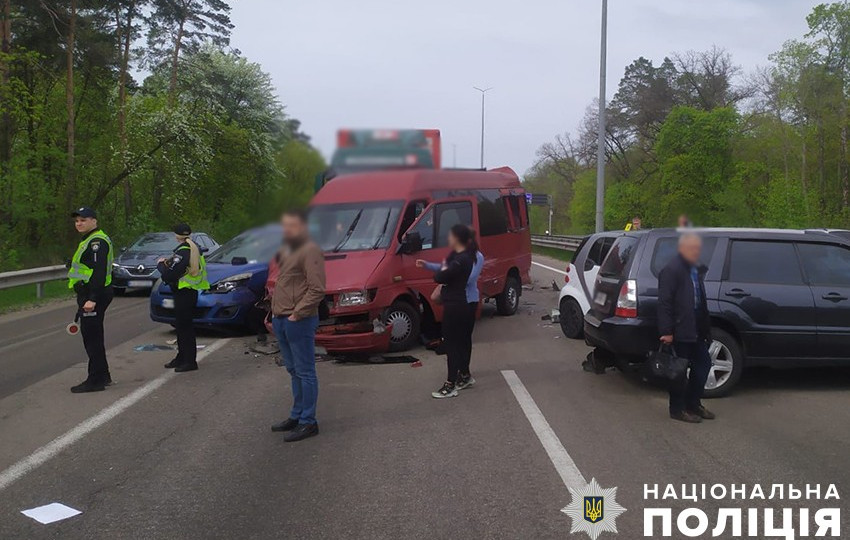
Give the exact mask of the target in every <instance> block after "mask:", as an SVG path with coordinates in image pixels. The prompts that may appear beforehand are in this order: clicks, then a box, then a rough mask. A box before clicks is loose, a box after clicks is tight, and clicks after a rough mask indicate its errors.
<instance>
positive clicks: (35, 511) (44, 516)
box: [21, 502, 82, 525]
mask: <svg viewBox="0 0 850 540" xmlns="http://www.w3.org/2000/svg"><path fill="white" fill-rule="evenodd" d="M21 513H22V514H23V515H25V516H27V517H30V518H32V519H34V520H36V521H38V522H39V523H41V524H42V525H47V524H48V523H54V522H56V521H62V520H63V519H68V518H70V517H74V516H77V515H80V514H82V512H80V511H79V510H75V509H73V508H71V507H70V506H65V505H64V504H62V503H56V502H55V503H50V504H45V505H44V506H38V507H36V508H30V509H29V510H21Z"/></svg>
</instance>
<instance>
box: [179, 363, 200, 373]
mask: <svg viewBox="0 0 850 540" xmlns="http://www.w3.org/2000/svg"><path fill="white" fill-rule="evenodd" d="M196 369H198V363H197V362H192V363H191V364H180V365H179V366H177V367H176V368H174V372H175V373H184V372H186V371H195V370H196Z"/></svg>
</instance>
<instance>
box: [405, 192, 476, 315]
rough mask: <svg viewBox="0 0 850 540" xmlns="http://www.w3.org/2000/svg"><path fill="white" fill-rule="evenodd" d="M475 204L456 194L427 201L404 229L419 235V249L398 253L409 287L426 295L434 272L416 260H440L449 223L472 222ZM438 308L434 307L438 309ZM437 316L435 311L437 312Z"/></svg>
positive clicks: (446, 251)
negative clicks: (414, 251)
mask: <svg viewBox="0 0 850 540" xmlns="http://www.w3.org/2000/svg"><path fill="white" fill-rule="evenodd" d="M475 211H476V204H475V202H474V199H472V198H457V199H448V200H442V201H437V202H434V203H432V204H431V205H429V206H428V207H427V208H426V209H425V210H424V211H423V212H422V214H421V215H420V216H419V217H418V218H417V219H416V221H415V222H414V223H413V225H411V226H410V228H409V229H408V230H407V233H406V235H407V234H410V233H412V232H415V233H418V234H419V236H420V237H421V238H422V249H421V250H420V251H418V252H416V253H411V254H405V253H401V257H402V279H403V280H404V282H405V283H406V284H407V286H408V287H409V288H410V289H413V290H415V291H417V292H418V293H419V294H420V295H421V296H422V297H424V298H430V297H431V293H432V292H433V291H434V288H435V287H436V286H437V285H436V283H435V282H434V273H433V272H431V271H430V270H427V269H424V268H417V267H416V260H417V259H423V260H426V261H428V262H433V263H442V262H443V261H444V260H445V259H446V257H448V255H449V247H448V234H449V229H451V228H452V226H454V225H456V224H458V223H462V224H464V225H467V226H470V227H471V226H472V224H473V223H475V217H476V216H475ZM438 311H439V310H435V314H436V312H438ZM438 317H439V315H438Z"/></svg>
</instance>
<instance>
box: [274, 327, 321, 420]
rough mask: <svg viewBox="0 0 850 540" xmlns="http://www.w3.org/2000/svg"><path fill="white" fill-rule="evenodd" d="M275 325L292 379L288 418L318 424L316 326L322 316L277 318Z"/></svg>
mask: <svg viewBox="0 0 850 540" xmlns="http://www.w3.org/2000/svg"><path fill="white" fill-rule="evenodd" d="M272 326H273V327H274V332H275V334H276V335H277V341H278V343H279V344H280V355H281V356H282V357H283V364H284V366H286V371H288V372H289V375H290V376H291V378H292V400H293V403H292V410H291V411H290V412H289V417H290V418H292V419H293V420H298V423H299V424H315V423H316V402H317V401H318V398H319V379H318V378H317V377H316V344H315V339H316V328H317V327H318V326H319V317H318V316H315V315H314V316H312V317H307V318H306V319H300V320H298V321H295V322H293V321H290V320H289V318H288V317H275V318H274V319H272Z"/></svg>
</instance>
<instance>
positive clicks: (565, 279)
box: [564, 263, 570, 283]
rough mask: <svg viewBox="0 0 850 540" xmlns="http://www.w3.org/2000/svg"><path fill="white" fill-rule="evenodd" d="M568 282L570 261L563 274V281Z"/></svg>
mask: <svg viewBox="0 0 850 540" xmlns="http://www.w3.org/2000/svg"><path fill="white" fill-rule="evenodd" d="M569 282H570V263H567V273H566V274H564V283H569Z"/></svg>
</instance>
